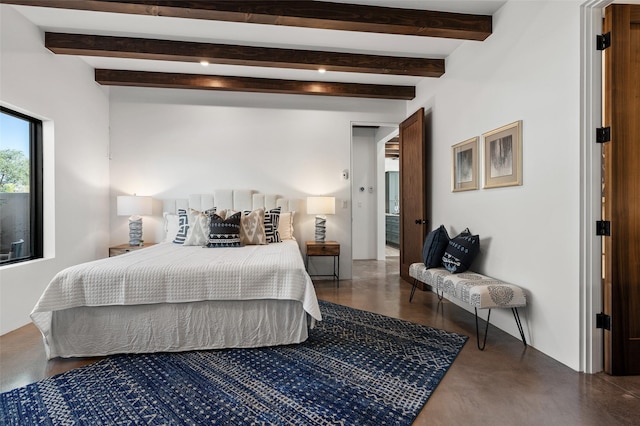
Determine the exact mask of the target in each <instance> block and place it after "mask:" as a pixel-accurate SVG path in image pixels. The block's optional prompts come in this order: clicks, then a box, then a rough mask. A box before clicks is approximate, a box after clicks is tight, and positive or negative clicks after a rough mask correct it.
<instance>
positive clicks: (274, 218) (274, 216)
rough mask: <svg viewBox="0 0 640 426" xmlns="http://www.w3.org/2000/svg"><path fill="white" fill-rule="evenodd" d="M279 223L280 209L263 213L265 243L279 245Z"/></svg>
mask: <svg viewBox="0 0 640 426" xmlns="http://www.w3.org/2000/svg"><path fill="white" fill-rule="evenodd" d="M279 223H280V207H276V208H275V209H271V210H269V211H265V212H264V232H265V234H266V235H267V243H280V242H282V240H281V239H280V232H278V224H279Z"/></svg>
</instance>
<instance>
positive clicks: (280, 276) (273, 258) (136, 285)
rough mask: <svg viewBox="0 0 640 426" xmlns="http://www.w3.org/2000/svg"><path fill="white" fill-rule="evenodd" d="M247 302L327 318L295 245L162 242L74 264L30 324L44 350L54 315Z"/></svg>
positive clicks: (42, 300) (60, 276) (62, 274)
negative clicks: (290, 306)
mask: <svg viewBox="0 0 640 426" xmlns="http://www.w3.org/2000/svg"><path fill="white" fill-rule="evenodd" d="M250 300H286V301H295V302H298V303H299V304H300V305H301V306H302V309H303V310H302V312H306V313H308V314H309V315H310V316H311V317H312V318H313V319H314V320H321V319H322V317H321V314H320V308H319V306H318V301H317V299H316V294H315V290H314V288H313V283H312V281H311V279H310V277H309V275H308V274H307V272H306V270H305V268H304V262H303V260H302V256H301V254H300V251H299V248H298V244H297V243H296V242H295V241H283V242H281V243H274V244H268V245H260V246H244V247H234V248H203V247H199V246H181V245H176V244H171V243H165V244H158V245H155V246H152V247H149V248H146V249H144V250H136V251H132V252H130V253H127V254H124V255H120V256H116V257H111V258H107V259H101V260H96V261H93V262H88V263H84V264H81V265H76V266H73V267H70V268H67V269H65V270H63V271H61V272H59V273H58V274H57V275H56V276H55V277H54V278H53V280H52V281H51V282H50V283H49V285H48V287H47V288H46V289H45V291H44V293H43V294H42V296H41V297H40V300H39V301H38V303H37V304H36V306H35V308H34V309H33V311H32V312H31V319H32V320H33V322H34V323H35V324H36V326H37V327H38V328H39V329H40V330H41V332H42V334H43V336H44V338H45V345H53V343H52V342H53V341H54V340H55V335H54V334H52V324H53V318H54V315H53V313H54V312H61V311H65V310H70V309H74V308H82V307H101V306H120V307H124V306H138V305H159V304H177V305H181V304H184V303H188V302H201V301H250ZM116 311H117V310H116ZM95 312H97V311H95ZM67 313H69V312H67ZM56 315H58V314H56ZM304 322H305V324H306V321H304ZM58 329H59V327H58ZM51 356H55V355H53V353H52V354H51ZM69 356H71V355H69Z"/></svg>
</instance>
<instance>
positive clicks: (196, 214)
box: [184, 209, 215, 246]
mask: <svg viewBox="0 0 640 426" xmlns="http://www.w3.org/2000/svg"><path fill="white" fill-rule="evenodd" d="M212 211H215V210H212ZM187 214H188V215H189V230H188V231H187V238H186V239H185V240H184V245H185V246H204V245H205V244H207V242H208V240H209V225H208V224H209V222H208V218H207V214H206V213H203V212H200V211H198V210H194V209H189V210H188V211H187Z"/></svg>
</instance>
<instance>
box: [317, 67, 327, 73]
mask: <svg viewBox="0 0 640 426" xmlns="http://www.w3.org/2000/svg"><path fill="white" fill-rule="evenodd" d="M318 72H319V73H320V74H324V73H325V72H327V70H326V69H324V68H320V69H318Z"/></svg>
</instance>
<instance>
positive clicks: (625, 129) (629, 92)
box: [603, 4, 640, 375]
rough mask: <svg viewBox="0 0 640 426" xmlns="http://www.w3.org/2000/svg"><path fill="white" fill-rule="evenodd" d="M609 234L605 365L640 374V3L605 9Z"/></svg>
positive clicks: (605, 242)
mask: <svg viewBox="0 0 640 426" xmlns="http://www.w3.org/2000/svg"><path fill="white" fill-rule="evenodd" d="M604 32H605V33H607V32H611V47H609V48H607V49H606V50H605V51H604V64H605V65H604V76H605V78H604V92H603V93H604V125H605V126H610V127H611V141H610V142H607V143H605V144H604V146H603V161H604V164H603V184H604V189H603V197H604V202H603V217H604V219H605V220H609V221H611V236H609V237H603V249H604V256H603V290H604V294H603V300H604V313H605V314H608V315H609V316H610V318H611V330H605V332H604V333H605V338H604V341H605V351H604V352H605V353H604V359H605V366H604V370H605V371H606V372H607V373H609V374H615V375H623V374H640V78H639V76H640V6H631V5H622V4H614V5H610V6H609V7H607V8H606V9H605V23H604Z"/></svg>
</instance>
